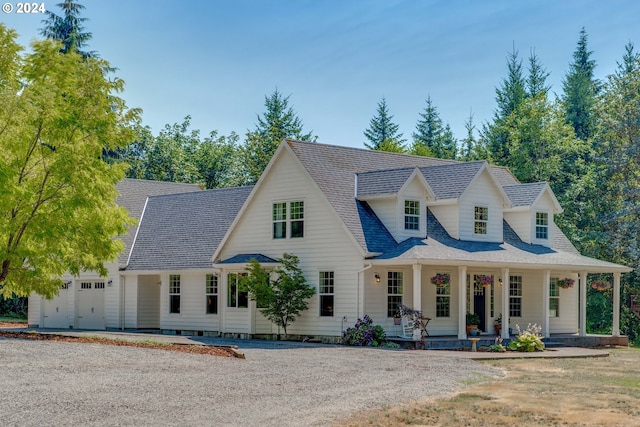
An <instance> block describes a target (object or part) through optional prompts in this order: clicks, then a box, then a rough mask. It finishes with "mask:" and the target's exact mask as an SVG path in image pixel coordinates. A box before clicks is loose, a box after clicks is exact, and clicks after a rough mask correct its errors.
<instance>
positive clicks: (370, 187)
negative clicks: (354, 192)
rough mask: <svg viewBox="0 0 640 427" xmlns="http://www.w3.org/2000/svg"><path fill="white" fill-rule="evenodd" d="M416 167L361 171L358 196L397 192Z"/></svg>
mask: <svg viewBox="0 0 640 427" xmlns="http://www.w3.org/2000/svg"><path fill="white" fill-rule="evenodd" d="M415 169H416V168H402V169H387V170H381V171H372V172H363V173H359V174H358V197H366V196H376V195H383V194H396V193H398V191H400V188H401V187H402V186H403V185H404V183H405V182H407V179H409V176H410V175H411V173H412V172H413V171H414V170H415Z"/></svg>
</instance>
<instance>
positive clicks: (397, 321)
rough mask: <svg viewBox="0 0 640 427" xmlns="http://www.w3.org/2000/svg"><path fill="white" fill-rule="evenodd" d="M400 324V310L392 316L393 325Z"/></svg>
mask: <svg viewBox="0 0 640 427" xmlns="http://www.w3.org/2000/svg"><path fill="white" fill-rule="evenodd" d="M400 323H402V315H401V314H400V310H396V313H395V314H394V315H393V324H394V325H399V324H400Z"/></svg>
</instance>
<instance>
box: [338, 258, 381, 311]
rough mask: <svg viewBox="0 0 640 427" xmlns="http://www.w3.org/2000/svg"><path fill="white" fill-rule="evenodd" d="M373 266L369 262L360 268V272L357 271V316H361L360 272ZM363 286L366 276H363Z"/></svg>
mask: <svg viewBox="0 0 640 427" xmlns="http://www.w3.org/2000/svg"><path fill="white" fill-rule="evenodd" d="M371 267H373V265H372V264H369V265H367V266H365V267H364V268H362V269H360V270H358V272H357V273H356V283H357V284H358V286H357V289H356V317H359V313H360V273H362V272H364V271H366V270H368V269H370V268H371ZM362 286H364V277H363V278H362ZM342 320H343V321H344V317H343V318H342Z"/></svg>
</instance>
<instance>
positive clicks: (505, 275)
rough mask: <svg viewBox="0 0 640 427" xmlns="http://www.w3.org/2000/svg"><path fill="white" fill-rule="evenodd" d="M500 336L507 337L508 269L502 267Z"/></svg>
mask: <svg viewBox="0 0 640 427" xmlns="http://www.w3.org/2000/svg"><path fill="white" fill-rule="evenodd" d="M500 336H501V337H502V338H509V269H508V268H503V269H502V329H501V330H500Z"/></svg>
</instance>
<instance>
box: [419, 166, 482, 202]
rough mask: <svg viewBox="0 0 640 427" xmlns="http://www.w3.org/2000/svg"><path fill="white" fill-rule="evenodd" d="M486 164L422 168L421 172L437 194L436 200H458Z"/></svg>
mask: <svg viewBox="0 0 640 427" xmlns="http://www.w3.org/2000/svg"><path fill="white" fill-rule="evenodd" d="M485 163H486V162H485V161H479V162H465V163H453V164H448V165H441V166H430V167H421V168H420V172H422V175H424V178H425V179H426V180H427V183H428V184H429V186H430V187H431V189H432V190H433V192H434V193H435V195H436V199H457V198H458V197H460V196H461V195H462V193H464V190H466V189H467V187H468V186H469V184H470V183H471V181H472V180H473V178H474V177H475V176H476V175H477V174H478V171H479V170H480V168H481V167H482V165H484V164H485Z"/></svg>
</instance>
